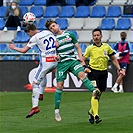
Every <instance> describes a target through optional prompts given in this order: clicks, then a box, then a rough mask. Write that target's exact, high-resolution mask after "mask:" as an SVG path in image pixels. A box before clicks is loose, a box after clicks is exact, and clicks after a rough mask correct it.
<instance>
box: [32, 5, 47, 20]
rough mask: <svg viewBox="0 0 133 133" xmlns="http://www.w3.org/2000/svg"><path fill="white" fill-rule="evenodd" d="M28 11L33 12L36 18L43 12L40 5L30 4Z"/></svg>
mask: <svg viewBox="0 0 133 133" xmlns="http://www.w3.org/2000/svg"><path fill="white" fill-rule="evenodd" d="M30 12H32V13H34V14H35V16H36V17H37V18H40V17H42V16H43V14H44V9H43V7H42V6H32V7H31V8H30Z"/></svg>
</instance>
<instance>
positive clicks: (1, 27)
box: [0, 18, 5, 30]
mask: <svg viewBox="0 0 133 133" xmlns="http://www.w3.org/2000/svg"><path fill="white" fill-rule="evenodd" d="M4 26H5V20H4V19H3V18H0V30H2V29H3V28H4Z"/></svg>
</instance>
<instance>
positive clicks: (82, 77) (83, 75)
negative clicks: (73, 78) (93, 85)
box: [78, 72, 86, 80]
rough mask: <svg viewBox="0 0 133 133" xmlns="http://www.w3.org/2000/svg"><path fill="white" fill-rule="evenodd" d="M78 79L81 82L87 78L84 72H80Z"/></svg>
mask: <svg viewBox="0 0 133 133" xmlns="http://www.w3.org/2000/svg"><path fill="white" fill-rule="evenodd" d="M78 77H79V79H80V80H84V79H85V78H86V75H85V73H84V72H79V73H78Z"/></svg>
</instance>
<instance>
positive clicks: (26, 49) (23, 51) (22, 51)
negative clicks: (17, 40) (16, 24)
mask: <svg viewBox="0 0 133 133" xmlns="http://www.w3.org/2000/svg"><path fill="white" fill-rule="evenodd" d="M9 47H10V48H11V49H13V50H16V51H18V52H20V53H26V52H27V51H28V50H29V49H30V47H28V46H25V47H23V48H18V47H16V46H15V45H14V44H10V45H9Z"/></svg>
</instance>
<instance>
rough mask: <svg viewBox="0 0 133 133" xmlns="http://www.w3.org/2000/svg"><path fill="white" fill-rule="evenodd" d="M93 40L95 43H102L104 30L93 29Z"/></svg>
mask: <svg viewBox="0 0 133 133" xmlns="http://www.w3.org/2000/svg"><path fill="white" fill-rule="evenodd" d="M92 36H93V40H94V42H95V43H100V42H101V39H102V31H101V30H100V29H99V28H96V29H94V30H93V31H92Z"/></svg>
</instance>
